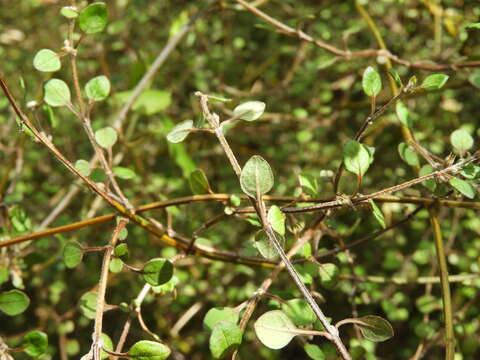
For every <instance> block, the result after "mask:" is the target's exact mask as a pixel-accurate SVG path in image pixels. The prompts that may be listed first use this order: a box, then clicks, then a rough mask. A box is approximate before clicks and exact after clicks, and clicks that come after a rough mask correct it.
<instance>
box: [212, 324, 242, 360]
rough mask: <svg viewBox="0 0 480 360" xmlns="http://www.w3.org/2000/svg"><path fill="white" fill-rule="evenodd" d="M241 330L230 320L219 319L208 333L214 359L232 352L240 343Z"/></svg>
mask: <svg viewBox="0 0 480 360" xmlns="http://www.w3.org/2000/svg"><path fill="white" fill-rule="evenodd" d="M242 336H243V333H242V330H241V329H240V327H238V326H237V325H235V324H232V323H231V322H226V321H221V322H219V323H217V325H216V326H215V327H214V328H213V331H212V333H211V335H210V341H209V343H210V351H211V353H212V355H213V357H214V358H215V359H220V358H223V357H225V356H226V355H228V354H230V353H231V352H233V351H234V350H235V349H236V348H237V347H238V346H239V345H240V344H241V343H242Z"/></svg>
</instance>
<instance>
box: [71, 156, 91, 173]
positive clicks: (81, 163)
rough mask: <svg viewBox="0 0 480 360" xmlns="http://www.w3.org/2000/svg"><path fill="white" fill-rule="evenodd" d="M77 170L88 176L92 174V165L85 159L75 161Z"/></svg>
mask: <svg viewBox="0 0 480 360" xmlns="http://www.w3.org/2000/svg"><path fill="white" fill-rule="evenodd" d="M75 168H76V169H77V170H78V171H79V172H80V174H82V175H83V176H88V175H90V173H91V172H92V169H91V168H90V163H89V162H88V161H87V160H83V159H80V160H77V161H75Z"/></svg>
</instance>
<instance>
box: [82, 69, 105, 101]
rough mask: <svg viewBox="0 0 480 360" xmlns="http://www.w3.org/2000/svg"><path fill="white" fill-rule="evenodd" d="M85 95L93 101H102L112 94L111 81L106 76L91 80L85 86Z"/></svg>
mask: <svg viewBox="0 0 480 360" xmlns="http://www.w3.org/2000/svg"><path fill="white" fill-rule="evenodd" d="M85 93H86V94H87V97H88V98H89V99H90V100H92V101H101V100H104V99H106V98H107V96H108V94H110V81H109V80H108V78H107V77H106V76H104V75H100V76H97V77H94V78H93V79H90V80H89V81H88V82H87V84H86V85H85Z"/></svg>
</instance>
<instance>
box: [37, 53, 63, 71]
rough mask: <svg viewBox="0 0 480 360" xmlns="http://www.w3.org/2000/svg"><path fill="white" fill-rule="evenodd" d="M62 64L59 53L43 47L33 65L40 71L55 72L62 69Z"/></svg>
mask: <svg viewBox="0 0 480 360" xmlns="http://www.w3.org/2000/svg"><path fill="white" fill-rule="evenodd" d="M61 66H62V64H61V62H60V58H59V57H58V54H57V53H56V52H54V51H52V50H50V49H42V50H40V51H38V52H37V54H36V55H35V57H34V58H33V67H34V68H35V69H37V70H38V71H43V72H54V71H58V70H60V68H61Z"/></svg>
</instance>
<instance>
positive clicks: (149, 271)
mask: <svg viewBox="0 0 480 360" xmlns="http://www.w3.org/2000/svg"><path fill="white" fill-rule="evenodd" d="M172 276H173V264H172V263H171V262H170V261H168V260H167V259H162V258H155V259H152V260H150V261H149V262H147V263H146V264H145V266H144V267H143V270H142V277H143V280H145V281H146V282H147V283H149V284H150V285H152V286H158V285H162V284H165V283H166V282H167V281H168V280H170V279H171V278H172Z"/></svg>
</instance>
